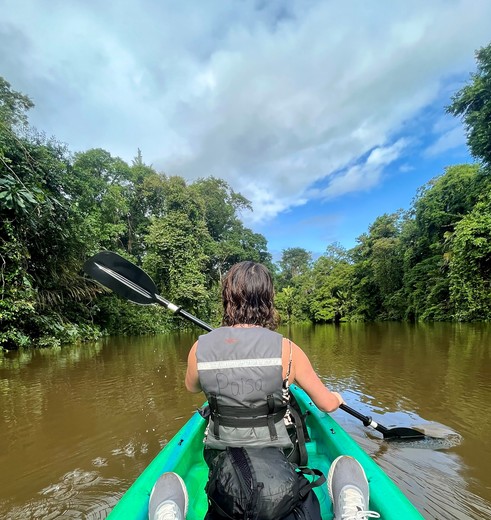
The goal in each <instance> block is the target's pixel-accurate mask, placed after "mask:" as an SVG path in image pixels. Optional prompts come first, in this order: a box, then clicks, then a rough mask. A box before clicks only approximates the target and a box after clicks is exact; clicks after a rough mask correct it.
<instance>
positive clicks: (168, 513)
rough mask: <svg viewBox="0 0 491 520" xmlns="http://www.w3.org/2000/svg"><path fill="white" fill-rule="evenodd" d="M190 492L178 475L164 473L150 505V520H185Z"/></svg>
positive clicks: (151, 496)
mask: <svg viewBox="0 0 491 520" xmlns="http://www.w3.org/2000/svg"><path fill="white" fill-rule="evenodd" d="M188 500H189V499H188V492H187V490H186V485H185V484H184V481H183V480H182V478H181V477H180V476H179V475H178V474H177V473H172V472H168V473H164V474H163V475H162V476H161V477H160V478H159V479H158V480H157V482H156V483H155V485H154V486H153V489H152V493H151V494H150V502H149V505H148V518H149V520H184V519H185V518H186V513H187V510H188Z"/></svg>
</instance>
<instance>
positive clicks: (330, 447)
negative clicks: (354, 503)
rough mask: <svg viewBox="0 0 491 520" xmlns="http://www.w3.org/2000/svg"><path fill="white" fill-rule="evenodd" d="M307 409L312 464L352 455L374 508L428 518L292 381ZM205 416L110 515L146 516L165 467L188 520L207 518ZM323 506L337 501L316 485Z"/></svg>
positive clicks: (328, 512) (326, 515) (122, 519)
mask: <svg viewBox="0 0 491 520" xmlns="http://www.w3.org/2000/svg"><path fill="white" fill-rule="evenodd" d="M290 389H291V391H292V393H293V395H294V396H295V398H296V400H297V402H298V404H299V405H300V408H301V409H302V412H305V411H308V412H309V413H308V415H307V419H306V422H307V428H308V430H309V435H310V439H311V440H310V441H309V442H308V443H307V453H308V458H309V461H308V467H310V468H315V469H319V470H321V471H322V472H323V473H324V474H325V475H326V476H327V473H328V471H329V466H330V464H331V462H332V461H333V460H334V459H335V458H336V457H338V456H339V455H351V456H352V457H354V458H356V459H357V460H358V461H359V462H360V464H361V465H362V466H363V468H364V470H365V473H366V475H367V479H368V482H369V486H370V510H373V511H377V512H378V513H380V515H381V518H383V519H384V520H400V519H402V518H403V519H404V520H416V519H418V520H421V519H423V516H422V515H421V514H420V513H419V512H418V510H417V509H416V508H415V507H414V505H413V504H412V503H411V502H410V501H409V500H408V499H407V498H406V496H405V495H404V494H403V493H402V491H401V490H400V489H399V488H398V487H397V486H396V485H395V484H394V482H393V481H392V480H391V479H390V477H389V476H388V475H387V474H386V473H385V472H384V471H383V470H382V469H381V468H380V467H379V466H378V465H377V464H376V463H375V462H374V461H373V460H372V459H371V458H370V456H369V455H368V454H367V453H366V452H365V451H363V449H362V448H361V447H360V446H359V445H358V444H357V443H356V442H355V441H354V440H353V439H352V438H351V437H350V436H349V435H348V434H347V433H346V431H345V430H344V429H343V428H342V427H341V426H340V425H339V424H338V423H337V422H336V421H335V420H334V419H333V418H332V417H331V416H330V415H329V414H327V413H325V412H321V411H320V410H319V409H318V408H317V407H316V406H315V404H314V403H313V402H312V401H311V400H310V398H309V396H308V395H307V394H306V393H305V392H304V391H303V390H302V389H301V388H299V387H298V386H296V385H291V386H290ZM205 427H206V420H205V419H203V418H202V417H201V415H200V414H199V413H198V412H195V413H194V414H193V415H192V416H191V418H190V419H189V421H188V422H187V423H186V424H185V425H184V426H183V427H182V428H181V429H180V430H179V431H178V432H177V434H176V435H175V436H174V437H173V438H172V439H171V440H170V441H169V442H168V444H166V446H164V448H163V449H162V451H161V452H160V453H159V454H158V455H157V456H156V457H155V458H154V459H153V461H152V462H151V463H150V464H149V465H148V466H147V468H146V469H145V470H144V471H143V472H142V473H141V475H140V476H139V477H138V478H137V479H136V480H135V482H134V483H133V485H132V486H131V487H130V488H129V489H128V491H127V492H126V493H125V494H124V495H123V496H122V498H121V499H120V501H119V502H118V503H117V504H116V506H115V507H114V509H113V510H112V511H111V513H110V514H109V516H108V518H109V519H110V520H147V518H148V501H149V497H150V493H151V491H152V487H153V485H154V484H155V482H156V481H157V479H158V478H159V477H160V475H162V473H164V472H166V471H174V472H176V473H177V474H178V475H180V476H181V477H182V478H183V480H184V482H185V483H186V487H187V490H188V494H189V508H188V514H187V517H186V518H187V519H188V520H195V519H196V520H198V519H200V520H201V519H203V518H204V516H205V514H206V511H207V509H208V504H207V499H206V494H205V491H204V489H205V485H206V482H207V479H208V467H207V465H206V463H205V461H204V460H203V438H204V431H205ZM314 492H315V493H316V494H317V497H318V498H319V501H320V505H321V513H322V518H323V519H332V518H333V513H332V504H331V500H330V498H329V493H328V490H327V486H326V485H325V484H324V485H323V486H319V487H317V488H314Z"/></svg>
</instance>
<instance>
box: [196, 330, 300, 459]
mask: <svg viewBox="0 0 491 520" xmlns="http://www.w3.org/2000/svg"><path fill="white" fill-rule="evenodd" d="M282 339H283V338H282V336H281V335H280V334H278V333H276V332H273V331H271V330H268V329H265V328H262V327H220V328H218V329H215V330H214V331H212V332H210V333H208V334H205V335H203V336H200V337H199V339H198V347H197V349H196V357H197V362H198V376H199V381H200V385H201V388H202V389H203V391H204V393H205V395H206V397H207V399H208V404H209V406H210V412H211V415H210V419H209V424H208V431H207V436H206V438H205V445H206V446H207V447H208V448H213V449H222V450H223V449H225V448H226V447H228V446H230V447H234V446H242V447H263V446H276V447H278V448H291V447H292V443H291V441H290V437H289V435H288V432H287V430H286V426H285V424H284V420H283V419H284V416H285V412H286V410H287V403H286V402H285V400H284V396H283V392H282V388H283V367H282V359H281V354H282Z"/></svg>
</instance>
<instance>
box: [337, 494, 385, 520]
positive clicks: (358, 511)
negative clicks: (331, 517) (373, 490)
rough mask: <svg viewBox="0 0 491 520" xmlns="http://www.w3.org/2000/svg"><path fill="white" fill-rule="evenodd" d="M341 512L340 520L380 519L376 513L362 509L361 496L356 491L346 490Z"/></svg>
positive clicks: (362, 501)
mask: <svg viewBox="0 0 491 520" xmlns="http://www.w3.org/2000/svg"><path fill="white" fill-rule="evenodd" d="M344 493H345V495H344V499H345V500H344V503H343V511H342V513H341V520H366V519H367V518H380V515H379V514H378V513H377V512H376V511H368V510H365V509H364V506H365V504H364V500H363V495H362V494H361V493H360V492H359V491H357V490H356V489H346V490H345V491H344Z"/></svg>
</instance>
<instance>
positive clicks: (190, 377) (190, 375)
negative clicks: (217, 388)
mask: <svg viewBox="0 0 491 520" xmlns="http://www.w3.org/2000/svg"><path fill="white" fill-rule="evenodd" d="M197 346H198V342H196V343H195V344H194V345H193V346H192V347H191V350H190V351H189V354H188V368H187V370H186V379H185V385H186V388H187V389H188V390H189V391H190V392H192V393H193V394H197V393H198V392H201V390H202V389H201V385H200V384H199V377H198V360H197V359H196V348H197Z"/></svg>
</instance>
